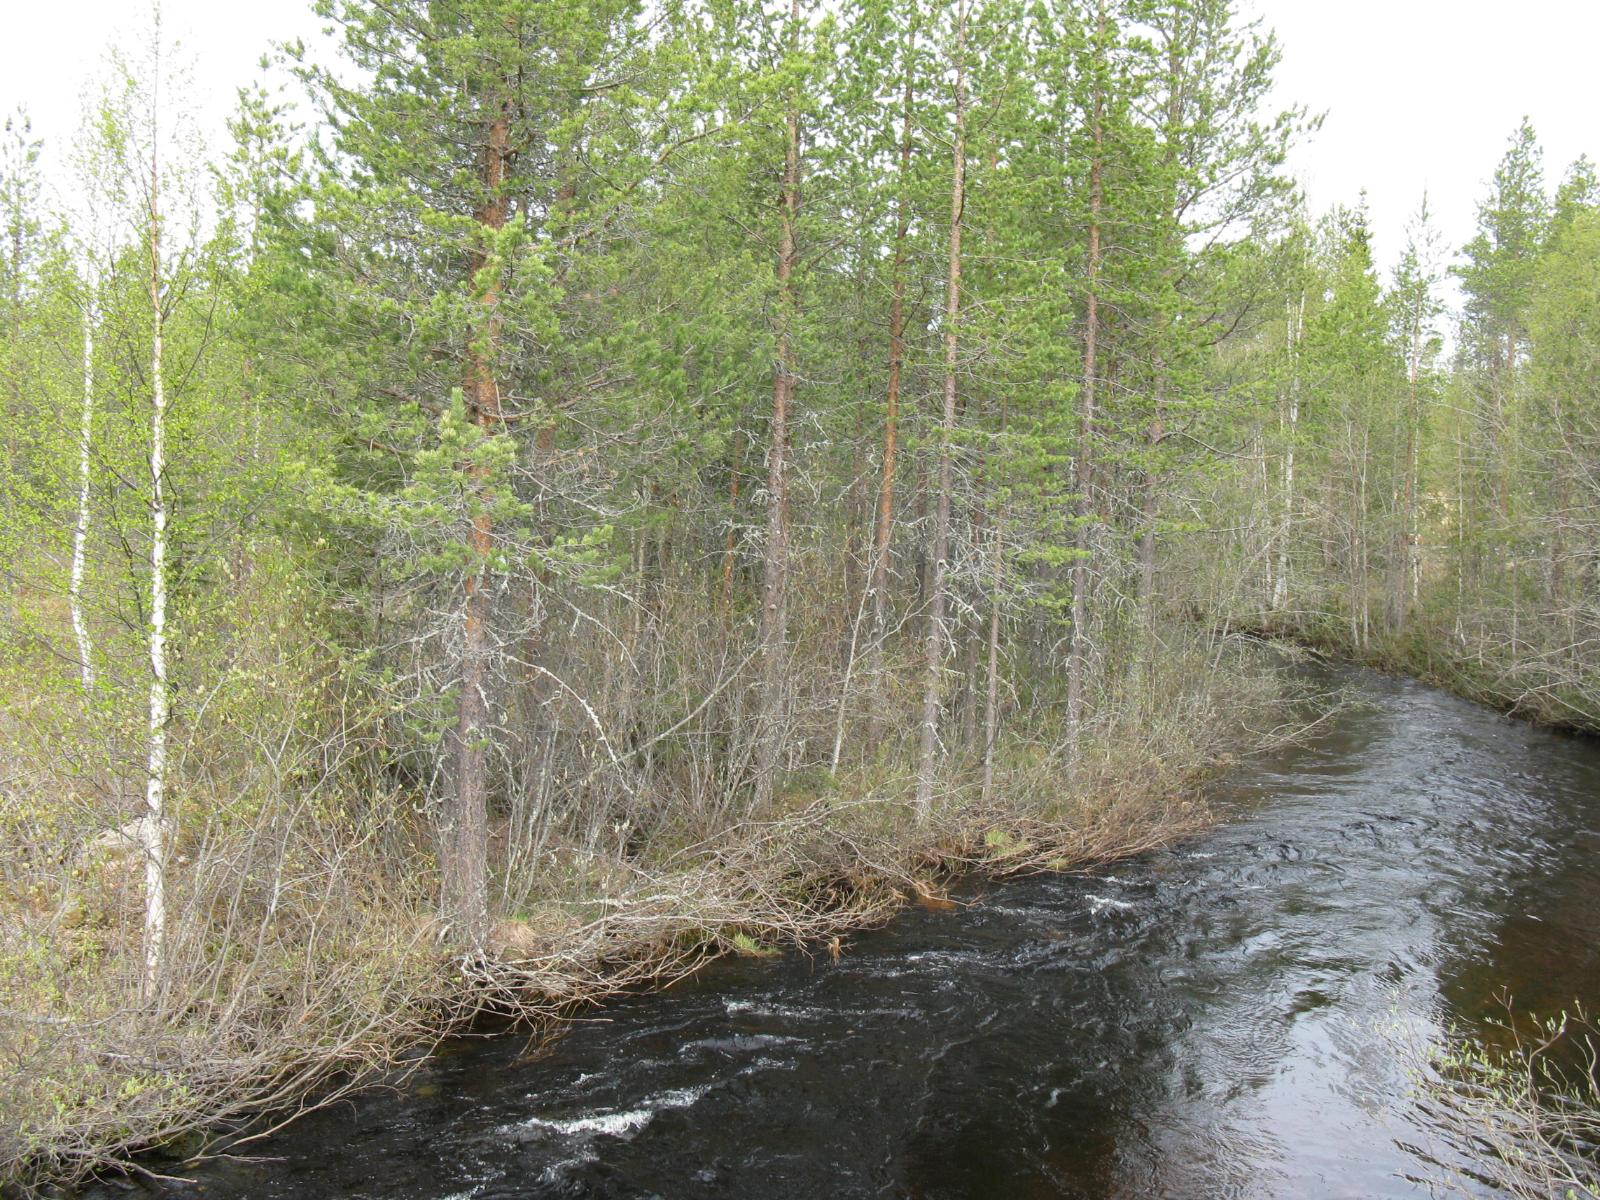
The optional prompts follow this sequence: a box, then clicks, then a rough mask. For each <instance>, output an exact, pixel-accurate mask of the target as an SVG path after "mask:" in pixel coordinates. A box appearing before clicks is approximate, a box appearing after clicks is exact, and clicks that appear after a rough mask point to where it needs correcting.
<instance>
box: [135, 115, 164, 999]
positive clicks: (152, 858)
mask: <svg viewBox="0 0 1600 1200" xmlns="http://www.w3.org/2000/svg"><path fill="white" fill-rule="evenodd" d="M152 86H154V85H152ZM153 107H154V106H153V105H152V108H153ZM153 118H154V113H152V121H151V151H150V211H149V214H148V215H149V221H150V235H149V237H150V275H149V280H148V283H149V288H150V319H151V334H150V631H149V637H150V722H149V741H148V756H147V759H146V768H145V793H144V796H145V815H144V821H143V824H142V826H141V829H140V836H141V841H142V843H143V850H144V861H145V865H144V893H145V894H144V967H145V972H144V988H145V994H146V996H151V995H153V994H154V993H155V990H156V987H157V985H158V983H159V982H160V978H161V968H162V961H163V958H164V952H165V949H166V934H167V915H166V914H167V824H166V820H165V808H166V791H167V721H168V717H169V715H170V713H171V698H170V696H169V694H168V687H167V502H166V492H165V487H164V484H163V476H164V474H165V472H166V466H167V461H166V455H167V396H166V383H165V379H164V376H163V371H162V367H163V363H162V320H163V318H162V312H161V208H160V204H159V198H158V197H159V184H160V173H159V159H158V157H157V152H156V149H155V146H156V139H155V121H154V119H153Z"/></svg>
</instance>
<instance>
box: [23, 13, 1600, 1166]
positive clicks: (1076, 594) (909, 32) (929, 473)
mask: <svg viewBox="0 0 1600 1200" xmlns="http://www.w3.org/2000/svg"><path fill="white" fill-rule="evenodd" d="M315 7H316V10H317V12H318V13H319V14H320V16H321V17H323V18H324V19H325V21H326V23H327V25H328V27H329V37H328V38H327V40H326V44H324V45H310V46H307V45H300V44H292V45H284V46H280V47H278V48H276V49H275V50H274V52H273V53H272V54H271V55H270V56H269V57H270V61H269V60H268V59H263V63H262V67H263V70H262V73H261V76H260V77H259V78H258V79H257V80H254V81H249V82H246V83H244V84H243V86H241V87H240V89H239V93H238V102H237V107H236V110H235V115H234V118H233V119H232V121H231V123H230V126H229V128H230V130H231V134H232V137H231V142H230V144H228V145H226V146H222V147H215V146H210V145H207V144H205V142H204V140H203V139H202V138H201V135H200V133H199V123H198V120H197V117H196V112H195V110H194V108H193V106H192V104H191V102H190V97H189V95H188V94H187V93H186V90H185V88H186V84H185V78H186V76H185V71H184V68H185V63H184V59H183V56H182V52H181V50H175V49H174V48H173V46H172V45H171V42H170V40H169V36H168V33H167V31H166V30H164V29H163V28H162V26H161V23H160V20H159V17H156V18H154V19H152V20H150V21H148V22H147V23H146V28H145V37H144V40H143V41H142V43H140V44H137V45H129V46H124V47H120V48H116V49H113V50H110V51H108V57H107V58H106V60H105V65H104V68H103V69H102V70H101V71H100V72H99V80H100V82H99V83H98V84H97V85H96V90H95V91H94V93H93V95H92V96H91V99H90V101H89V102H88V104H87V105H86V108H85V113H84V119H83V124H82V129H81V132H80V134H79V136H78V138H77V140H76V141H75V142H74V144H73V146H72V147H71V152H70V161H71V163H72V164H73V177H72V182H71V186H70V188H65V189H63V188H60V187H53V186H50V185H49V183H48V181H47V180H46V178H45V175H44V173H43V171H42V168H41V166H40V154H41V146H40V143H39V142H38V140H37V139H36V138H35V137H34V135H33V133H32V131H31V129H30V125H29V121H28V118H27V115H26V112H25V110H24V109H18V110H17V112H16V113H15V114H14V115H12V116H11V117H9V118H8V119H7V120H6V124H5V131H4V144H3V147H0V225H3V235H4V237H3V246H0V323H3V327H4V331H5V332H4V338H3V342H0V403H3V404H4V416H3V420H0V425H3V430H4V465H3V468H0V499H3V504H4V515H3V519H0V569H3V572H4V577H3V580H0V588H3V590H4V593H5V595H4V601H3V603H4V605H5V608H6V619H5V621H4V622H3V623H0V629H3V632H0V839H3V842H4V845H5V846H6V847H7V849H6V852H5V854H4V856H3V860H0V917H3V919H0V1055H3V1057H4V1059H5V1060H6V1068H5V1069H6V1072H7V1073H8V1074H9V1075H10V1080H9V1082H8V1083H7V1085H6V1088H5V1091H4V1093H3V1094H0V1178H8V1179H10V1180H12V1181H13V1182H17V1183H19V1184H21V1185H27V1184H29V1183H39V1182H41V1181H44V1180H51V1179H55V1180H71V1179H76V1178H81V1177H83V1176H85V1175H86V1174H88V1173H90V1172H93V1171H96V1170H98V1169H101V1168H103V1167H105V1166H106V1165H107V1164H110V1163H114V1162H118V1161H121V1160H122V1158H123V1156H124V1155H126V1153H127V1152H128V1151H129V1150H131V1149H137V1148H140V1147H145V1146H149V1145H152V1144H156V1143H163V1142H168V1143H170V1142H173V1141H174V1140H175V1139H183V1138H189V1139H191V1140H194V1141H195V1144H196V1145H198V1144H202V1143H204V1142H205V1141H206V1140H207V1139H225V1138H226V1137H227V1136H229V1135H233V1134H237V1133H238V1132H239V1131H241V1130H255V1129H258V1128H260V1126H261V1123H262V1122H263V1120H265V1121H266V1122H267V1123H268V1124H272V1123H275V1122H277V1121H278V1120H280V1119H281V1114H282V1113H284V1112H286V1111H293V1110H294V1109H295V1108H296V1107H297V1106H302V1105H304V1104H307V1103H310V1102H311V1101H310V1098H311V1097H313V1096H325V1095H328V1094H330V1093H337V1092H338V1091H340V1090H342V1089H346V1088H351V1087H356V1086H359V1085H360V1084H361V1083H362V1082H363V1081H366V1080H370V1079H372V1078H374V1077H375V1073H380V1072H382V1071H384V1070H386V1069H389V1068H392V1067H395V1066H397V1065H401V1064H404V1063H406V1062H408V1061H411V1060H412V1058H413V1057H414V1055H415V1053H416V1052H417V1048H418V1047H419V1046H426V1045H428V1044H430V1042H431V1041H432V1040H433V1039H436V1038H437V1037H439V1036H441V1035H442V1034H444V1033H446V1032H448V1031H450V1030H453V1029H457V1028H459V1027H461V1026H462V1024H463V1023H465V1022H470V1021H472V1020H473V1019H475V1017H477V1016H478V1015H480V1014H483V1013H485V1012H498V1013H503V1014H516V1015H519V1016H521V1017H524V1018H528V1019H534V1020H540V1019H545V1018H549V1017H554V1016H557V1015H559V1014H562V1013H566V1012H569V1011H571V1010H572V1009H573V1008H574V1006H576V1005H580V1004H585V1003H590V1002H592V1001H594V1000H597V999H599V998H601V997H603V996H606V995H610V994H615V993H617V992H619V991H622V990H626V989H631V988H635V987H638V986H640V985H642V984H644V983H646V982H648V981H652V980H663V979H670V978H673V977H677V976H681V975H682V974H684V973H686V972H689V971H692V970H694V969H695V968H696V966H698V965H699V964H700V963H701V962H703V961H705V960H706V959H707V958H709V957H712V956H714V955H717V954H720V953H723V952H728V951H732V952H739V953H746V954H766V953H770V952H772V951H773V949H774V948H776V947H780V946H785V945H793V944H795V943H797V942H799V943H807V944H811V945H813V946H815V947H828V948H831V950H832V952H833V953H834V954H835V955H837V954H838V953H839V952H840V945H841V942H840V938H841V936H842V935H844V934H846V933H848V931H849V930H851V929H853V928H857V927H859V926H862V925H865V924H870V923H874V922H876V921H877V920H879V919H881V918H882V917H883V916H885V915H886V914H887V913H888V912H889V911H891V910H892V909H893V908H894V907H895V906H897V905H898V904H900V903H902V902H903V901H905V900H908V899H911V900H914V899H917V898H919V897H920V898H922V899H923V900H925V901H928V902H933V903H937V902H938V899H937V898H938V894H939V889H940V886H941V883H940V881H941V880H943V879H946V878H948V877H949V876H950V875H951V874H952V873H954V872H957V871H960V870H968V869H977V870H981V871H988V872H993V873H996V874H1009V873H1019V872H1031V871H1039V870H1054V869H1060V868H1063V867H1070V866H1073V865H1075V864H1080V863H1083V862H1086V861H1093V860H1097V859H1102V858H1107V857H1115V856H1120V855H1126V854H1131V853H1135V852H1138V851H1141V850H1144V849H1146V848H1148V847H1151V846H1154V845H1157V844H1160V843H1162V842H1165V841H1167V840H1169V839H1171V838H1173V837H1176V836H1178V835H1180V834H1183V833H1185V832H1187V831H1190V830H1193V829H1195V828H1198V827H1199V826H1200V825H1202V824H1203V823H1204V822H1205V821H1206V819H1207V814H1206V812H1205V808H1204V804H1203V803H1202V801H1201V799H1200V797H1199V793H1198V791H1197V787H1198V785H1199V784H1200V783H1201V782H1202V781H1204V780H1205V779H1207V778H1209V777H1210V776H1211V775H1212V774H1213V773H1214V772H1215V771H1216V770H1217V769H1218V767H1219V766H1221V765H1222V764H1225V763H1227V762H1229V761H1231V760H1233V759H1236V758H1237V757H1239V756H1242V755H1246V754H1249V753H1251V752H1252V751H1255V750H1259V749H1261V748H1263V747H1268V746H1272V745H1276V744H1279V743H1280V742H1281V741H1283V740H1284V739H1286V738H1289V737H1291V736H1293V733H1294V730H1295V729H1296V728H1298V727H1300V726H1301V725H1303V724H1304V723H1305V722H1306V721H1308V720H1312V721H1314V720H1315V717H1314V716H1307V715H1306V714H1307V712H1308V708H1309V709H1314V708H1315V707H1316V706H1317V704H1318V703H1319V701H1318V700H1317V699H1315V698H1310V699H1308V698H1307V697H1306V696H1305V695H1304V693H1303V689H1302V688H1301V687H1300V685H1299V684H1298V683H1297V679H1296V671H1295V666H1294V664H1295V661H1296V657H1297V655H1299V654H1302V653H1305V650H1304V649H1297V647H1298V648H1305V647H1309V648H1311V649H1312V650H1313V651H1315V652H1318V653H1324V654H1330V655H1335V656H1339V657H1343V658H1352V659H1356V660H1359V661H1363V662H1367V663H1373V664H1378V665H1382V666H1384V667H1387V668H1389V669H1392V670H1395V671H1398V672H1401V673H1405V674H1410V675H1414V676H1418V677H1421V678H1425V679H1429V680H1432V681H1435V682H1438V683H1440V684H1442V685H1443V686H1446V687H1448V688H1449V689H1451V690H1454V691H1456V692H1458V693H1460V694H1463V695H1467V696H1470V697H1473V698H1477V699H1481V700H1484V701H1487V702H1489V703H1491V704H1493V705H1495V706H1497V707H1500V708H1503V709H1505V710H1507V711H1511V712H1514V713H1517V714H1520V715H1523V716H1527V717H1530V718H1533V719H1536V720H1538V721H1542V722H1546V723H1549V724H1551V725H1555V726H1559V727H1563V728H1568V729H1572V730H1579V731H1589V732H1595V731H1600V476H1597V474H1596V470H1597V464H1600V177H1597V174H1596V170H1595V168H1594V166H1593V164H1591V163H1590V162H1588V161H1587V160H1580V161H1578V162H1576V163H1574V164H1572V165H1571V166H1570V167H1565V168H1561V167H1559V166H1552V167H1551V168H1550V169H1549V170H1548V171H1547V167H1546V164H1545V163H1544V161H1543V158H1542V155H1541V150H1540V146H1539V142H1538V140H1537V137H1536V135H1535V132H1534V130H1533V128H1532V127H1531V126H1530V125H1529V124H1528V123H1524V124H1523V125H1522V127H1521V128H1519V129H1516V130H1512V131H1509V134H1510V136H1509V140H1508V141H1507V142H1506V144H1505V151H1504V156H1503V157H1502V158H1501V159H1500V161H1499V163H1498V165H1496V164H1495V163H1493V162H1485V163H1484V171H1485V180H1486V183H1485V188H1484V191H1483V194H1482V196H1481V198H1480V201H1479V206H1478V210H1477V211H1478V229H1477V233H1476V236H1474V237H1473V238H1472V240H1471V241H1470V242H1468V243H1467V244H1466V245H1464V246H1448V245H1445V244H1443V242H1442V240H1441V238H1440V236H1439V235H1438V233H1436V232H1435V230H1434V229H1433V227H1432V225H1431V223H1430V217H1429V209H1428V201H1427V197H1426V196H1418V197H1417V198H1416V199H1417V208H1416V215H1415V218H1414V220H1413V222H1412V223H1411V225H1410V226H1409V227H1408V229H1407V231H1406V244H1405V251H1404V254H1403V255H1402V256H1401V258H1400V259H1399V260H1398V261H1396V262H1392V263H1391V262H1376V261H1374V255H1373V249H1372V229H1371V225H1370V221H1369V217H1368V214H1367V212H1366V210H1365V207H1364V203H1363V201H1362V199H1361V198H1360V196H1359V195H1358V194H1355V193H1354V186H1358V183H1357V184H1356V185H1353V187H1352V192H1353V194H1352V195H1351V196H1350V198H1349V204H1348V205H1346V206H1342V207H1337V208H1334V209H1333V210H1331V211H1326V212H1313V211H1310V210H1309V209H1308V207H1307V205H1306V202H1305V200H1304V198H1303V196H1302V194H1301V192H1300V190H1299V188H1298V187H1297V186H1296V184H1295V182H1294V179H1293V178H1292V176H1291V175H1290V174H1289V172H1288V170H1287V168H1286V167H1285V158H1286V155H1287V154H1288V153H1289V151H1290V149H1291V147H1293V146H1294V145H1296V144H1297V143H1298V142H1299V140H1300V139H1302V138H1304V137H1306V136H1307V135H1308V134H1310V133H1311V132H1312V131H1314V129H1315V128H1316V126H1317V123H1318V116H1317V114H1315V113H1312V112H1309V111H1307V110H1305V109H1302V108H1294V107H1290V108H1287V109H1285V110H1284V111H1274V110H1273V107H1272V106H1271V105H1270V103H1269V96H1270V94H1271V93H1272V89H1273V85H1274V72H1275V69H1276V66H1277V63H1278V57H1279V51H1278V46H1277V44H1276V42H1275V41H1274V39H1273V37H1272V35H1271V33H1270V31H1269V30H1267V29H1265V28H1264V27H1262V26H1260V25H1258V24H1253V23H1251V22H1250V21H1248V20H1246V19H1244V18H1243V16H1242V15H1241V9H1240V5H1239V4H1238V3H1237V2H1236V0H1027V2H1024V0H938V2H934V0H894V2H890V0H842V2H839V3H818V2H815V0H804V2H802V0H782V3H781V4H775V3H773V2H772V0H653V2H652V3H648V4H647V3H644V2H643V0H453V2H451V3H440V2H438V0H387V2H382V3H380V2H378V0H316V5H315ZM1491 172H1492V174H1491ZM1456 298H1459V312H1456V311H1452V305H1453V303H1454V300H1455V299H1456ZM262 1114H267V1116H266V1117H265V1118H264V1117H263V1115H262ZM196 1139H197V1140H196Z"/></svg>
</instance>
